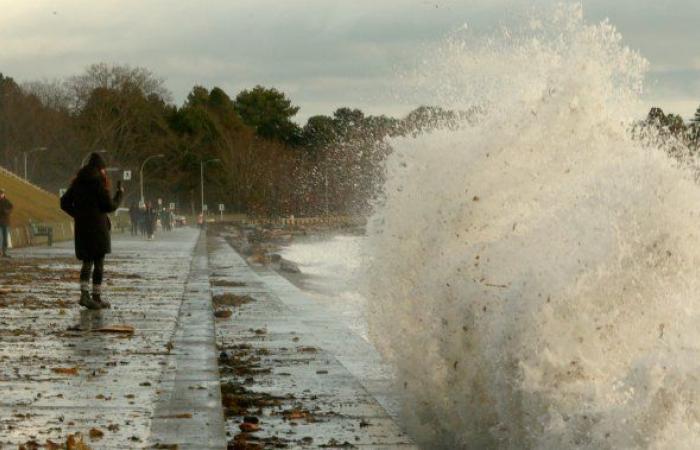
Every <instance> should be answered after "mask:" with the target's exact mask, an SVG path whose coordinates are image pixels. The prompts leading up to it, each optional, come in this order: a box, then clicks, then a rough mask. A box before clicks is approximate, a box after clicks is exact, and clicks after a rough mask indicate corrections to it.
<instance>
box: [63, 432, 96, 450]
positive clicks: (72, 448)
mask: <svg viewBox="0 0 700 450" xmlns="http://www.w3.org/2000/svg"><path fill="white" fill-rule="evenodd" d="M66 450H91V449H90V447H89V446H88V445H87V444H86V443H85V442H83V435H82V434H80V433H76V434H70V435H68V439H67V440H66Z"/></svg>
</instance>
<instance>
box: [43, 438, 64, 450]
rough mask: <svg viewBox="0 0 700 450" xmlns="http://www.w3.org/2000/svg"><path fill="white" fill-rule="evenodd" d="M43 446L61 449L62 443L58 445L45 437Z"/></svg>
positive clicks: (47, 448) (50, 449)
mask: <svg viewBox="0 0 700 450" xmlns="http://www.w3.org/2000/svg"><path fill="white" fill-rule="evenodd" d="M44 448H45V449H46V450H62V449H63V445H59V444H57V443H55V442H53V441H52V440H50V439H47V440H46V443H45V444H44Z"/></svg>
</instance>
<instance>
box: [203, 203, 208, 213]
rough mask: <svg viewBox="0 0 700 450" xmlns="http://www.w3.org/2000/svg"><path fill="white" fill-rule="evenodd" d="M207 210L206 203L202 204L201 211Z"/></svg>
mask: <svg viewBox="0 0 700 450" xmlns="http://www.w3.org/2000/svg"><path fill="white" fill-rule="evenodd" d="M208 210H209V207H207V204H206V203H205V204H203V205H202V211H204V212H207V211H208Z"/></svg>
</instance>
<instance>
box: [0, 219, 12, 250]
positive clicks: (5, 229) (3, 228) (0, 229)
mask: <svg viewBox="0 0 700 450" xmlns="http://www.w3.org/2000/svg"><path fill="white" fill-rule="evenodd" d="M9 228H10V227H9V226H7V225H0V234H1V235H2V254H3V255H4V254H5V253H7V244H8V234H9Z"/></svg>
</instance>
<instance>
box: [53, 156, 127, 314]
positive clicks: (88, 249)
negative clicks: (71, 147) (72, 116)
mask: <svg viewBox="0 0 700 450" xmlns="http://www.w3.org/2000/svg"><path fill="white" fill-rule="evenodd" d="M105 169H106V165H105V162H104V160H103V159H102V157H101V156H100V154H99V153H92V154H91V155H90V159H89V161H88V163H87V164H86V165H85V167H83V168H81V169H80V170H79V171H78V174H77V175H76V176H75V179H74V180H73V182H72V183H71V185H70V187H69V188H68V191H66V193H65V194H64V195H63V197H61V209H63V210H64V211H65V212H66V213H68V214H69V215H70V216H71V217H73V219H74V220H75V256H76V257H77V258H78V259H79V260H81V261H82V262H83V267H82V269H81V271H80V305H82V306H85V307H86V308H88V309H101V308H109V307H110V304H109V302H107V301H105V300H103V299H102V297H101V294H102V277H103V273H104V258H105V255H106V254H107V253H110V252H111V251H112V245H111V238H110V230H111V228H112V226H111V223H110V221H109V217H108V216H107V214H108V213H111V212H114V211H115V210H116V209H117V208H118V207H119V203H120V202H121V199H122V196H123V194H124V191H123V189H122V186H121V181H119V182H117V192H116V194H115V195H114V198H111V197H110V193H109V189H110V186H109V179H108V178H107V173H106V170H105ZM93 267H94V271H93ZM91 274H92V297H90V293H89V287H90V275H91Z"/></svg>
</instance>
